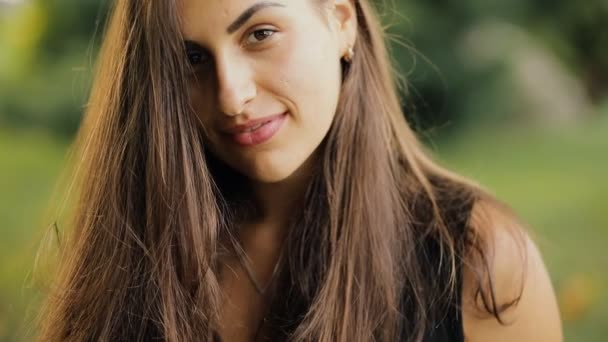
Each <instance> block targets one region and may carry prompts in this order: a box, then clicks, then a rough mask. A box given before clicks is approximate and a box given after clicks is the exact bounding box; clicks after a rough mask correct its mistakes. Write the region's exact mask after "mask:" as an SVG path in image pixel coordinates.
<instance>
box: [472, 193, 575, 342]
mask: <svg viewBox="0 0 608 342" xmlns="http://www.w3.org/2000/svg"><path fill="white" fill-rule="evenodd" d="M471 226H472V229H473V231H474V232H475V233H476V234H475V235H477V236H478V237H480V239H481V240H484V239H485V242H484V245H483V246H484V247H485V257H484V258H479V256H480V254H479V253H476V254H477V255H470V257H471V258H477V259H476V260H478V261H481V262H477V264H476V263H474V262H471V263H466V265H465V267H464V269H463V296H462V304H463V310H462V311H463V326H464V333H465V336H466V340H467V341H470V342H477V341H496V342H501V341H518V342H527V341H530V342H532V341H534V342H559V341H562V340H563V336H562V327H561V320H560V316H559V310H558V307H557V302H556V299H555V292H554V290H553V287H552V285H551V280H550V277H549V274H548V272H547V269H546V267H545V265H544V262H543V260H542V257H541V254H540V252H539V250H538V248H537V246H536V244H535V243H534V242H533V241H532V239H531V238H530V236H529V235H528V233H527V232H526V230H525V229H524V227H523V225H522V224H521V223H520V222H519V221H518V220H517V218H516V216H515V215H512V213H511V212H510V210H509V209H508V208H506V207H505V206H503V205H502V204H500V203H499V202H497V201H494V200H482V201H479V203H476V204H475V206H474V208H473V212H472V217H471ZM471 260H473V259H471ZM484 265H485V266H484ZM480 266H481V267H480ZM483 269H485V270H486V271H487V272H485V273H484V272H483ZM492 304H495V305H494V306H493V305H492ZM494 309H496V311H495V312H493V310H494ZM497 317H498V318H500V319H498V318H497Z"/></svg>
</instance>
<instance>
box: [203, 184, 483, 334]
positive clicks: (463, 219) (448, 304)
mask: <svg viewBox="0 0 608 342" xmlns="http://www.w3.org/2000/svg"><path fill="white" fill-rule="evenodd" d="M431 181H432V184H433V185H434V186H435V190H436V199H437V204H438V205H439V208H440V210H441V212H442V218H443V220H444V222H445V223H446V225H447V226H448V229H449V233H450V234H451V238H452V239H453V241H454V242H455V246H456V248H457V253H458V255H462V254H463V253H461V252H463V251H462V250H458V249H461V248H465V247H466V239H467V238H468V233H469V229H468V225H469V217H470V213H471V210H472V207H473V204H474V202H475V196H474V195H473V193H472V192H471V191H469V190H467V189H464V188H460V190H456V189H455V188H454V186H453V184H448V183H442V182H438V181H436V180H431ZM411 205H412V208H411V209H412V212H413V213H417V215H418V217H417V218H416V220H415V221H416V223H415V224H414V227H415V230H417V231H425V229H417V228H416V227H418V228H421V227H423V226H424V225H428V224H429V223H430V221H431V220H432V217H433V215H432V206H431V202H430V201H429V200H428V198H426V197H422V198H421V199H419V200H415V201H413V203H412V204H411ZM438 241H440V240H439V239H437V238H434V237H433V236H432V234H430V235H429V236H424V237H419V243H417V247H418V250H417V251H416V254H417V256H418V258H420V259H421V260H422V262H423V264H424V265H428V266H429V267H428V268H427V269H426V270H425V273H426V274H425V277H424V278H425V284H424V285H425V287H427V288H430V289H435V290H436V292H438V293H441V291H442V289H443V288H445V285H446V284H448V283H449V279H450V274H451V269H450V267H451V266H450V265H451V262H450V260H449V258H448V256H447V255H445V254H443V255H444V256H442V253H441V246H440V243H439V242H438ZM427 270H428V272H427ZM455 273H456V288H455V291H454V294H453V295H452V296H436V298H431V300H432V302H433V304H432V307H430V308H428V313H427V315H428V316H427V317H428V318H429V320H428V325H427V329H426V330H425V333H424V338H423V340H422V341H423V342H464V340H465V339H464V332H463V325H462V309H461V292H462V275H461V265H460V264H459V263H457V264H456V269H455ZM442 286H443V287H442ZM408 298H409V296H408V295H407V294H404V295H403V299H402V303H401V310H400V311H401V312H402V313H403V314H404V316H405V317H406V319H407V318H408V317H411V315H412V314H413V311H414V310H413V308H412V304H411V302H409V301H408ZM283 301H284V303H285V304H284V305H288V306H289V307H290V310H289V311H290V314H289V315H288V316H290V317H292V318H293V317H297V316H301V315H302V313H304V312H306V310H307V304H306V303H301V302H297V301H295V302H291V301H290V303H289V304H287V303H286V302H287V301H288V300H286V298H283ZM279 312H282V313H283V314H285V313H286V311H285V307H283V310H279ZM275 319H279V320H281V318H278V317H277V316H275ZM282 322H283V323H282V324H281V326H282V327H283V329H286V330H283V331H284V333H288V332H289V331H290V330H291V331H293V329H294V328H295V327H296V326H297V322H296V321H293V320H292V321H291V322H293V323H291V324H290V323H287V324H285V322H289V320H287V321H286V320H282ZM279 335H280V336H281V337H278V336H275V337H273V338H271V339H268V341H284V340H286V339H287V336H286V335H285V334H280V333H279ZM411 335H412V333H411V327H408V326H407V324H403V327H402V329H401V330H400V335H399V337H398V338H397V339H396V341H409V340H408V338H409V337H410V336H411ZM214 337H215V338H214V340H215V341H217V342H229V341H222V340H221V338H220V337H219V336H218V335H217V334H214Z"/></svg>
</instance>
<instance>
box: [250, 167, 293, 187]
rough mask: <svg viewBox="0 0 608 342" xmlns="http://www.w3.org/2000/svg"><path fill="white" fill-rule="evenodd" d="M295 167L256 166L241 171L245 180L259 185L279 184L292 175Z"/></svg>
mask: <svg viewBox="0 0 608 342" xmlns="http://www.w3.org/2000/svg"><path fill="white" fill-rule="evenodd" d="M296 169H297V167H286V166H285V165H279V166H277V165H256V166H254V167H251V168H245V169H242V170H241V173H243V174H244V175H245V176H246V177H247V178H249V179H251V180H252V181H256V182H260V183H268V184H271V183H280V182H282V181H284V180H286V179H288V178H289V177H290V176H291V175H293V174H294V172H295V171H296Z"/></svg>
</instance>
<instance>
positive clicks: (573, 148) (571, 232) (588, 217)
mask: <svg viewBox="0 0 608 342" xmlns="http://www.w3.org/2000/svg"><path fill="white" fill-rule="evenodd" d="M435 150H436V152H437V153H438V155H439V156H440V159H441V160H442V161H443V162H444V164H446V165H448V166H450V167H451V168H453V169H454V170H456V171H458V172H460V173H461V174H464V175H466V176H469V177H471V178H473V179H475V180H477V181H479V182H480V183H481V184H482V185H484V186H486V187H487V188H489V189H490V190H491V191H492V192H493V193H494V194H495V195H496V196H498V197H499V198H500V199H502V200H504V201H506V202H507V203H509V204H510V205H511V206H512V207H513V208H514V209H515V210H516V211H517V213H518V214H519V215H520V216H521V217H522V218H523V219H524V220H525V221H526V222H527V223H528V224H529V226H530V229H531V230H532V234H533V236H534V237H535V240H536V242H537V244H538V245H539V248H540V249H541V251H542V253H543V255H544V258H545V262H546V264H547V267H548V269H549V271H550V273H551V276H552V279H553V282H554V285H555V287H556V290H557V292H558V294H559V296H560V299H561V300H562V301H561V304H562V311H563V313H564V318H565V322H564V325H565V335H566V336H565V337H566V341H589V342H592V341H597V342H600V341H605V340H606V336H608V326H606V324H605V323H606V321H607V320H608V293H606V291H603V292H602V291H600V289H607V288H608V256H607V254H606V250H605V248H606V246H607V243H608V215H607V214H608V180H607V179H606V177H608V116H603V117H598V118H597V119H595V120H594V121H592V122H590V123H586V124H582V125H580V126H577V127H568V128H552V129H544V130H535V129H533V128H529V129H521V128H520V129H517V130H516V129H513V128H509V129H502V130H501V129H497V128H493V129H491V130H481V129H479V131H475V132H466V133H465V134H464V135H463V138H461V139H458V141H455V142H450V143H449V144H448V143H443V144H440V145H438V147H436V148H435ZM576 284H579V285H576ZM581 284H582V285H581ZM573 292H574V296H575V297H576V298H577V299H575V300H573V299H570V301H568V299H567V298H568V297H569V298H571V297H572V296H573V294H572V293H573ZM577 292H579V293H577ZM572 301H574V304H573V303H572Z"/></svg>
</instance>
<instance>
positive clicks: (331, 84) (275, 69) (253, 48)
mask: <svg viewBox="0 0 608 342" xmlns="http://www.w3.org/2000/svg"><path fill="white" fill-rule="evenodd" d="M261 2H262V1H259V0H258V1H254V0H184V1H182V9H181V19H182V33H183V36H184V38H185V39H186V40H187V41H189V43H188V44H187V46H190V47H192V48H189V51H190V50H191V52H192V53H193V55H191V56H190V57H201V58H203V59H204V60H207V61H208V63H202V64H201V63H194V64H193V66H194V67H195V74H193V75H191V82H190V84H191V86H190V98H191V101H192V106H193V108H194V110H195V112H196V113H197V115H198V118H199V119H200V121H201V123H202V124H203V127H204V128H205V130H206V139H207V141H206V144H207V145H208V146H209V148H210V150H211V151H212V153H214V154H215V155H216V156H217V157H218V158H219V159H221V160H222V161H224V162H225V163H226V164H228V165H229V166H230V167H232V168H233V169H235V170H237V171H239V172H240V173H241V174H243V175H244V176H245V177H247V179H249V181H250V183H251V187H252V189H253V198H254V202H255V204H256V206H257V208H258V209H259V210H258V211H259V213H260V214H259V216H258V217H256V219H255V220H252V221H251V222H244V223H242V224H241V227H239V240H240V242H241V244H242V246H243V248H244V249H245V251H246V253H247V255H248V256H249V258H250V259H251V260H252V264H253V266H254V267H253V268H254V272H255V274H256V275H257V278H258V279H259V281H260V282H261V283H262V284H265V283H266V282H267V281H268V279H269V278H270V275H271V273H272V269H273V268H274V265H275V263H276V261H277V259H278V255H279V247H280V245H281V243H282V241H283V239H284V237H285V234H286V231H285V229H284V227H286V226H287V222H288V220H289V218H290V213H292V212H293V210H294V207H296V206H297V205H298V199H300V198H301V197H302V196H303V193H304V190H305V186H306V184H307V181H308V179H309V175H310V173H311V165H312V164H313V161H314V158H315V157H316V155H317V153H316V152H317V150H318V147H319V146H320V145H321V143H322V141H323V139H324V138H325V136H326V135H327V132H328V131H329V128H330V126H331V123H332V122H333V118H334V115H335V112H336V107H337V103H338V99H339V93H340V86H341V66H340V59H341V58H342V56H343V55H344V54H345V53H346V51H347V50H348V48H349V47H351V46H353V45H354V41H355V37H356V20H355V14H356V13H355V8H354V5H353V3H352V2H351V1H349V0H336V1H333V2H330V3H329V6H327V7H326V8H323V11H325V13H326V17H324V16H322V15H320V13H321V12H320V11H319V9H318V8H315V7H313V1H309V0H288V1H285V0H283V1H278V0H277V1H273V3H274V4H275V5H273V6H269V7H265V8H263V9H260V10H259V11H257V12H256V13H255V14H254V15H253V16H251V17H250V18H249V20H247V21H246V22H244V23H243V25H242V26H240V27H239V28H238V29H236V30H229V29H228V28H229V27H234V25H233V23H234V22H235V19H236V18H238V17H239V16H240V15H241V14H242V13H243V12H244V11H246V10H247V9H248V8H250V7H251V6H253V5H255V4H257V3H261ZM327 19H329V20H327ZM263 30H272V34H270V35H269V36H267V37H264V36H265V35H267V34H268V32H266V33H265V32H259V31H263ZM229 31H234V32H229ZM256 31H258V32H257V33H256ZM197 54H198V55H197ZM191 59H192V58H191ZM286 111H287V112H288V115H287V120H286V121H285V122H284V124H283V127H282V128H281V130H280V131H279V132H278V133H277V134H276V135H275V136H274V137H273V138H272V139H271V140H269V141H267V142H265V143H263V144H261V145H257V146H248V147H243V146H240V145H238V144H235V143H234V142H232V141H231V140H230V139H227V138H226V137H225V136H222V134H221V131H222V129H223V128H225V127H227V126H232V125H235V124H237V125H238V124H242V123H244V122H246V121H247V120H255V119H258V118H263V117H267V116H271V115H274V114H279V113H283V112H286ZM222 263H223V266H224V267H223V271H222V272H221V277H222V279H221V281H222V287H223V289H224V292H225V293H226V294H227V295H226V302H225V303H224V304H225V305H224V306H223V308H224V309H223V312H222V318H221V321H224V322H230V325H229V326H224V327H220V329H219V333H220V335H221V336H222V337H223V339H224V340H225V341H251V340H252V338H253V335H254V333H255V330H256V327H257V326H258V323H259V322H260V320H261V319H262V317H263V313H264V312H265V311H266V309H267V307H266V303H267V301H266V300H265V299H264V298H263V297H261V296H260V295H259V294H257V292H255V289H254V288H253V286H252V285H251V284H250V282H249V281H248V278H247V275H246V273H245V271H244V270H243V268H242V266H241V265H240V263H239V262H238V260H236V259H235V258H230V257H227V258H226V259H225V260H223V261H222Z"/></svg>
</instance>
